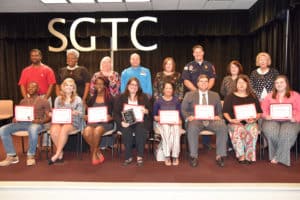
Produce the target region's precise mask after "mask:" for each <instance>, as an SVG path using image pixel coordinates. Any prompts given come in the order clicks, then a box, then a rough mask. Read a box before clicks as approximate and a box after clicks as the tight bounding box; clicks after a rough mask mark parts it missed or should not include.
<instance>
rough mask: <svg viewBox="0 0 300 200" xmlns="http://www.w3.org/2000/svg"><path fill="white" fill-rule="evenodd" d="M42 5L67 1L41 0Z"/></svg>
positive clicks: (65, 0) (65, 1)
mask: <svg viewBox="0 0 300 200" xmlns="http://www.w3.org/2000/svg"><path fill="white" fill-rule="evenodd" d="M41 2H42V3H68V2H67V0H41Z"/></svg>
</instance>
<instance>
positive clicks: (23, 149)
mask: <svg viewBox="0 0 300 200" xmlns="http://www.w3.org/2000/svg"><path fill="white" fill-rule="evenodd" d="M21 140H22V151H23V154H25V147H24V137H21Z"/></svg>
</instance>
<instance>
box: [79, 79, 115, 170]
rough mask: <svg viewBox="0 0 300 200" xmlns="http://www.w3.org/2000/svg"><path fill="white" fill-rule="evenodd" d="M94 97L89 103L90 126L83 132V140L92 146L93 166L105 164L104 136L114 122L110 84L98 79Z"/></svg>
mask: <svg viewBox="0 0 300 200" xmlns="http://www.w3.org/2000/svg"><path fill="white" fill-rule="evenodd" d="M94 89H95V90H94V95H93V97H92V98H91V99H90V101H88V104H87V105H88V116H87V121H88V125H87V127H85V129H84V131H83V138H84V139H85V141H86V142H87V143H88V144H89V145H90V149H91V153H92V164H93V165H98V164H101V163H103V161H104V156H103V154H102V153H101V152H100V151H99V144H100V141H101V137H102V135H103V134H104V133H105V132H106V131H109V130H111V129H113V127H114V124H113V121H112V117H111V116H112V99H111V96H110V93H109V89H108V82H107V81H106V80H105V78H103V77H98V78H96V80H95V82H94Z"/></svg>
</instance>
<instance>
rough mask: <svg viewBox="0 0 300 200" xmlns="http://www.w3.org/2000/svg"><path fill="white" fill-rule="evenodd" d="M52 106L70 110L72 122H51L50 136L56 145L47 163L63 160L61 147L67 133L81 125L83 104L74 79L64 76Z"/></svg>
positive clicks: (64, 142) (65, 141)
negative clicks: (58, 93)
mask: <svg viewBox="0 0 300 200" xmlns="http://www.w3.org/2000/svg"><path fill="white" fill-rule="evenodd" d="M54 108H67V109H71V110H72V124H52V125H51V128H50V136H51V139H52V141H53V142H54V144H55V146H56V152H55V154H54V155H53V156H52V157H51V159H49V161H48V164H49V165H52V164H54V163H56V162H62V161H63V149H64V146H65V144H66V143H67V140H68V137H69V134H70V133H72V131H74V130H76V129H81V127H82V123H83V120H82V115H83V104H82V100H81V98H80V97H79V96H78V95H77V92H76V84H75V81H74V80H73V79H71V78H66V79H65V80H64V81H63V82H62V84H61V91H60V95H59V96H58V97H56V99H55V101H54Z"/></svg>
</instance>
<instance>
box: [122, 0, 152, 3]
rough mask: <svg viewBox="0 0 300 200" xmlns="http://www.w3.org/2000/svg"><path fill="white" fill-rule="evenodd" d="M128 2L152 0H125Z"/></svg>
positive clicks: (147, 0) (148, 0)
mask: <svg viewBox="0 0 300 200" xmlns="http://www.w3.org/2000/svg"><path fill="white" fill-rule="evenodd" d="M125 1H126V2H127V3H131V2H150V0H125Z"/></svg>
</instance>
